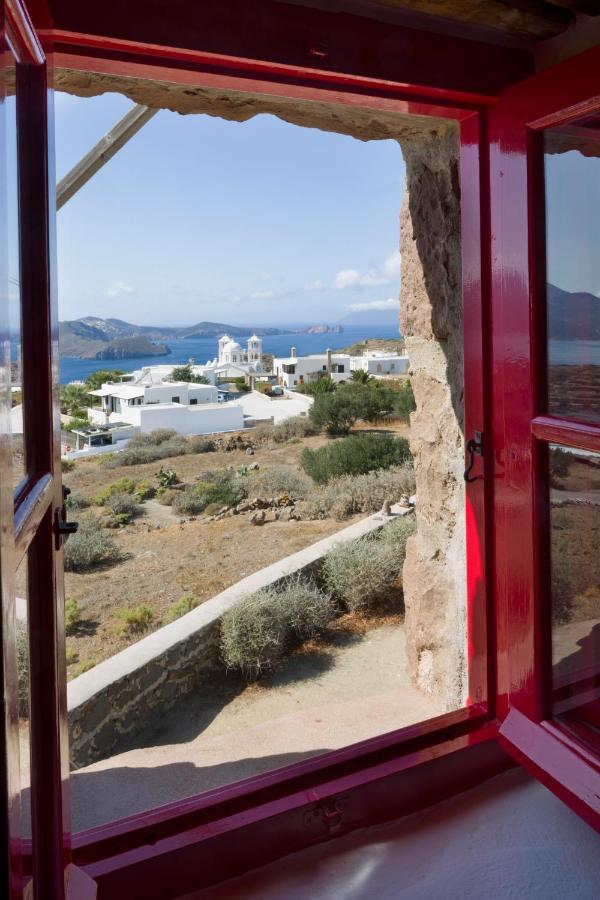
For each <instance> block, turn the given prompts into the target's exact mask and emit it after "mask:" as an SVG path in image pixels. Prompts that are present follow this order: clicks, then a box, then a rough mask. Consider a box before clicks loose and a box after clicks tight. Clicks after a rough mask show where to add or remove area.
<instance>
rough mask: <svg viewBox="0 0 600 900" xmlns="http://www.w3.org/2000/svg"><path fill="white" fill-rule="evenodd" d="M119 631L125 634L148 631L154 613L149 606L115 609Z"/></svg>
mask: <svg viewBox="0 0 600 900" xmlns="http://www.w3.org/2000/svg"><path fill="white" fill-rule="evenodd" d="M117 620H118V622H119V631H121V632H122V633H123V634H126V635H127V636H130V635H133V634H143V633H144V632H145V631H148V629H149V628H150V625H151V624H152V622H153V621H154V613H153V611H152V610H151V609H150V607H149V606H144V605H140V606H134V607H131V608H129V609H119V610H117Z"/></svg>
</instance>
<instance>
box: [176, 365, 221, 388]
mask: <svg viewBox="0 0 600 900" xmlns="http://www.w3.org/2000/svg"><path fill="white" fill-rule="evenodd" d="M167 380H168V381H185V382H187V383H188V384H210V383H211V382H210V381H209V380H208V378H207V377H206V376H205V375H194V372H193V370H192V366H191V364H190V363H187V365H185V366H175V367H174V368H173V371H172V372H171V374H170V375H169V377H168V379H167Z"/></svg>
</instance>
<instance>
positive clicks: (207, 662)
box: [67, 507, 410, 769]
mask: <svg viewBox="0 0 600 900" xmlns="http://www.w3.org/2000/svg"><path fill="white" fill-rule="evenodd" d="M393 511H394V513H395V514H396V515H402V514H406V513H407V512H409V511H410V510H409V509H405V508H399V507H395V508H394V509H393ZM388 521H389V519H388V518H387V517H386V516H383V515H382V514H381V513H376V514H375V515H372V516H368V517H367V518H366V519H361V521H360V522H355V523H354V524H353V525H350V526H348V527H347V528H344V529H342V530H341V531H338V532H336V534H333V535H330V536H329V537H327V538H324V539H323V540H321V541H317V543H315V544H311V545H310V546H309V547H305V548H304V550H300V551H298V553H293V554H292V555H291V556H287V557H286V558H285V559H282V560H278V561H277V562H276V563H273V564H272V565H270V566H267V567H266V568H264V569H261V570H260V571H258V572H255V573H254V574H253V575H249V576H247V577H246V578H243V579H242V580H241V581H238V582H237V583H236V584H234V585H232V586H231V587H229V588H227V589H226V590H224V591H222V592H221V593H220V594H217V595H216V596H215V597H212V598H211V599H210V600H207V601H206V602H205V603H203V604H202V605H201V606H198V607H197V608H196V609H194V610H192V611H191V612H189V613H187V614H186V615H184V616H182V617H181V618H180V619H177V620H176V621H175V622H171V623H170V624H169V625H165V626H164V627H163V628H159V629H158V630H157V631H155V632H154V633H153V634H150V635H148V637H146V638H142V640H140V641H138V642H137V643H135V644H132V645H131V646H130V647H127V648H126V649H125V650H122V651H121V652H120V653H117V654H115V655H114V656H111V657H110V658H109V659H106V660H104V662H101V663H99V664H98V665H97V666H95V667H94V668H93V669H90V671H89V672H85V673H84V674H83V675H80V676H79V677H78V678H74V679H73V681H70V682H69V684H68V687H67V701H68V712H69V726H70V732H71V765H72V767H73V768H76V769H77V768H80V767H81V766H85V765H88V764H89V763H92V762H95V761H96V760H98V759H104V758H105V757H107V756H110V755H111V754H112V753H114V752H117V748H118V746H119V745H120V744H122V742H123V740H124V739H125V738H127V737H131V736H133V735H135V734H137V733H138V732H139V731H141V730H142V728H143V727H144V726H145V725H148V724H149V723H150V722H151V720H152V719H153V717H154V716H155V715H156V714H157V713H158V712H159V711H163V710H165V709H168V708H169V707H171V706H173V705H174V704H175V703H176V702H177V700H179V699H180V698H181V697H183V696H184V695H185V694H189V693H190V692H191V691H194V690H196V689H197V688H198V686H199V685H200V684H201V683H202V682H203V681H204V680H206V679H207V678H208V677H209V675H211V673H213V672H214V671H216V670H217V669H218V668H219V667H222V663H221V662H220V660H219V620H220V619H221V617H222V616H223V615H224V614H225V613H226V612H227V611H228V610H230V609H231V608H232V607H234V606H235V605H236V604H237V603H239V602H240V601H241V600H242V599H243V598H244V597H246V596H247V595H248V594H251V593H252V592H253V591H256V590H259V589H260V588H264V587H267V586H269V585H276V584H277V583H278V582H281V581H283V580H284V579H285V578H288V577H289V576H290V575H295V574H299V573H310V572H311V571H312V570H314V569H315V568H316V567H318V566H319V565H320V562H321V560H322V558H323V556H324V555H325V554H326V553H327V552H328V551H329V550H330V549H331V548H332V547H334V546H335V545H336V544H340V543H344V542H346V541H352V540H356V539H357V538H359V537H362V536H363V535H365V534H369V533H370V532H372V531H375V530H377V529H378V528H381V527H382V526H383V525H384V524H386V523H387V522H388Z"/></svg>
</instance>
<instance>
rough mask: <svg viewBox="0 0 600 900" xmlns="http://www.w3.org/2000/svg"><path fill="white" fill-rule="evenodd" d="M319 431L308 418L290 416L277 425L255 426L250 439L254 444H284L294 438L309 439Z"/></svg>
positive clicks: (264, 424)
mask: <svg viewBox="0 0 600 900" xmlns="http://www.w3.org/2000/svg"><path fill="white" fill-rule="evenodd" d="M318 433H319V429H318V428H317V427H316V426H315V424H314V423H313V422H311V420H310V419H309V418H308V416H290V418H289V419H284V420H283V422H279V424H278V425H270V424H268V423H266V422H265V423H263V424H262V425H257V426H256V428H255V429H254V431H253V432H252V439H253V441H254V442H255V443H256V444H262V445H269V444H285V443H287V441H291V440H292V439H294V438H305V437H310V436H311V435H313V434H318Z"/></svg>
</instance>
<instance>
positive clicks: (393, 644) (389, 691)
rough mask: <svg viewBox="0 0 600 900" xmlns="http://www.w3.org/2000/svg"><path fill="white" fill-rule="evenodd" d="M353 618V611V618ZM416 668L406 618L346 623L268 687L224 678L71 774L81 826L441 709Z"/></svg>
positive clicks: (75, 814) (291, 760)
mask: <svg viewBox="0 0 600 900" xmlns="http://www.w3.org/2000/svg"><path fill="white" fill-rule="evenodd" d="M348 618H351V617H346V619H348ZM441 712H442V709H441V708H440V707H439V705H438V704H437V703H436V702H435V701H434V700H433V699H432V698H430V697H426V696H424V695H423V694H421V693H420V692H419V691H417V690H416V688H414V687H413V686H412V685H411V683H410V680H409V678H408V676H407V673H406V647H405V638H404V629H403V627H402V620H401V618H400V617H395V618H394V617H388V618H387V619H380V620H377V619H373V620H371V621H367V622H365V627H364V628H362V629H360V628H356V627H354V623H352V622H350V623H348V622H346V623H345V622H343V621H342V620H340V621H339V622H338V623H337V624H336V627H335V629H333V631H332V634H330V635H329V636H328V639H327V642H324V643H323V645H321V646H319V645H313V646H309V647H306V648H305V649H304V652H301V653H298V654H295V655H294V656H292V657H291V658H290V659H289V660H288V662H287V663H286V665H285V666H284V667H283V668H281V669H280V670H279V671H278V672H276V673H274V674H273V675H272V676H270V677H269V678H265V679H263V680H262V681H261V683H260V685H254V686H250V687H247V686H246V687H244V686H243V685H241V684H240V683H239V682H238V681H236V680H235V678H231V679H223V678H222V677H221V678H219V679H215V681H214V683H209V684H206V685H203V687H202V690H201V691H199V692H198V693H197V694H196V695H193V696H190V697H188V698H186V699H185V700H184V701H182V702H181V703H180V704H178V705H177V706H176V707H175V708H174V709H172V710H170V711H169V712H167V713H166V714H165V715H164V716H162V717H161V721H160V723H159V724H158V725H157V726H155V727H154V728H153V729H147V730H146V731H145V732H144V733H143V734H141V735H139V736H138V737H137V738H136V741H135V745H133V746H132V747H131V749H129V750H128V751H126V752H123V753H121V754H119V755H118V756H113V757H111V758H110V759H106V760H102V761H101V762H98V763H95V764H94V765H91V766H88V767H86V768H85V769H79V770H78V771H77V772H74V773H73V775H72V777H71V802H72V810H73V820H74V827H75V828H76V829H81V828H89V827H93V826H94V825H97V824H100V823H102V822H106V821H110V820H112V819H115V818H119V817H121V816H126V815H131V814H132V813H134V812H138V811H141V810H144V809H149V808H151V807H153V806H157V805H159V804H163V803H169V802H171V801H173V800H176V799H178V798H182V797H186V796H190V795H193V794H196V793H201V792H202V791H206V790H210V789H211V788H215V787H218V786H220V785H225V784H230V783H231V782H233V781H237V780H239V779H241V778H247V777H250V776H252V775H256V774H258V773H260V772H266V771H268V770H270V769H276V768H280V767H282V766H286V765H289V764H291V763H294V762H298V761H299V760H301V759H305V758H307V757H310V756H314V755H317V754H321V753H326V752H327V751H329V750H334V749H336V748H339V747H343V746H346V745H349V744H352V743H355V742H357V741H361V740H365V739H367V738H369V737H373V736H375V735H378V734H383V733H386V732H389V731H393V730H395V729H397V728H401V727H404V726H406V725H410V724H412V723H414V722H418V721H423V720H425V719H428V718H431V717H433V716H436V715H439V714H440V713H441Z"/></svg>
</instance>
